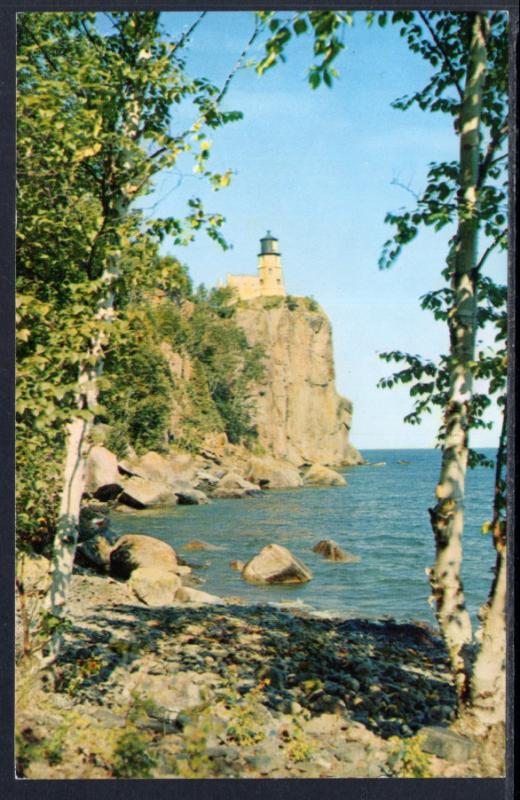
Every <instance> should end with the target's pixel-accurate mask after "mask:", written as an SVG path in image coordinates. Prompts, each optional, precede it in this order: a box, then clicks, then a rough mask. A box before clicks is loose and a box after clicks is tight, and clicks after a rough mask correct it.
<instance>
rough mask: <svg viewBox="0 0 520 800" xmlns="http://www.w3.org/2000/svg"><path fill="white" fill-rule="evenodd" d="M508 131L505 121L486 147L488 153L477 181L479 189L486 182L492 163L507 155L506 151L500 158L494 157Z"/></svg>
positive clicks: (480, 168)
mask: <svg viewBox="0 0 520 800" xmlns="http://www.w3.org/2000/svg"><path fill="white" fill-rule="evenodd" d="M508 133H509V125H508V124H507V122H504V124H503V125H502V127H501V128H500V129H499V130H498V131H497V132H496V133H495V135H494V136H493V137H492V138H491V141H490V142H489V144H488V146H487V148H486V155H485V156H484V160H483V161H482V163H481V165H480V167H479V175H478V182H477V186H478V188H479V189H480V187H481V186H482V184H483V183H484V180H485V178H486V175H487V173H488V170H489V168H490V167H491V165H492V164H495V163H496V162H497V161H500V159H502V158H506V157H507V153H505V154H504V155H503V156H500V157H499V158H495V159H494V158H493V156H494V155H495V152H496V150H497V148H498V147H500V145H501V144H502V142H503V141H504V139H505V138H506V136H507V135H508Z"/></svg>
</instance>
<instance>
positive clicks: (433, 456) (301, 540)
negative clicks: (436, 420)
mask: <svg viewBox="0 0 520 800" xmlns="http://www.w3.org/2000/svg"><path fill="white" fill-rule="evenodd" d="M490 454H491V451H490ZM365 455H366V457H367V458H368V459H369V460H370V461H375V462H377V461H382V460H384V461H386V466H385V467H370V466H366V467H352V468H349V469H346V470H345V471H344V474H345V476H346V478H347V481H348V486H346V487H341V486H340V487H330V488H313V489H293V490H290V491H276V492H270V493H266V494H265V495H263V496H261V497H251V498H247V499H245V500H219V501H215V502H214V503H212V504H211V505H208V506H178V507H176V508H173V509H168V510H165V509H162V510H160V511H150V510H148V511H141V512H136V513H131V514H114V515H113V527H114V529H115V530H116V531H117V532H132V533H148V534H150V535H152V536H157V537H158V538H160V539H163V540H164V541H167V542H168V543H169V544H171V545H172V546H173V547H174V548H175V549H176V550H178V551H179V553H180V554H182V555H184V556H185V557H187V558H189V560H190V561H195V562H199V563H202V562H204V563H209V565H208V567H207V568H206V569H204V570H200V571H198V574H199V575H200V576H203V577H204V579H205V585H204V587H203V588H204V590H205V591H208V592H211V593H214V594H218V595H221V596H235V597H241V598H243V599H244V600H246V601H247V602H260V603H264V602H295V601H300V602H301V603H304V604H305V605H308V606H311V607H313V608H315V609H318V610H320V611H333V612H338V613H340V614H341V615H343V616H358V615H363V616H382V615H384V614H388V615H391V616H395V617H396V618H397V619H406V618H414V619H422V620H425V621H427V622H433V621H434V618H433V614H432V611H431V609H430V608H429V606H428V603H427V597H428V595H429V585H428V581H427V578H426V576H425V574H424V569H425V567H427V566H429V565H431V564H432V561H433V555H434V548H433V540H432V533H431V529H430V525H429V518H428V513H427V508H428V506H429V505H431V504H432V494H433V490H434V487H435V482H436V478H437V474H438V467H439V453H438V451H435V450H394V451H388V450H387V451H366V452H365ZM400 459H406V460H407V461H409V462H410V463H409V464H406V465H403V464H399V463H398V461H399V460H400ZM492 487H493V472H492V470H486V469H483V468H478V469H476V470H473V471H472V472H471V473H470V474H469V477H468V497H467V504H466V507H467V510H466V532H465V537H464V547H465V553H466V556H465V560H464V569H463V576H462V577H463V580H464V587H465V592H466V600H467V603H468V607H469V609H470V612H471V614H472V615H473V617H475V614H476V611H477V610H478V607H479V606H480V605H481V604H482V603H483V602H484V601H485V599H486V596H487V593H488V590H489V581H490V570H491V567H492V565H493V563H494V553H493V548H492V544H491V541H490V539H489V537H485V536H482V534H481V533H480V526H481V525H482V523H483V522H484V521H485V520H486V519H487V518H488V517H489V515H490V506H491V502H492ZM328 538H330V539H334V540H335V541H336V542H337V543H338V544H339V545H340V547H342V548H343V549H344V550H346V551H348V552H349V553H353V554H355V555H358V556H360V561H358V562H353V563H347V564H341V563H331V562H327V561H325V560H324V559H323V558H322V557H321V556H319V555H317V554H316V553H313V552H312V547H313V545H315V544H316V543H317V542H318V541H319V540H320V539H328ZM192 539H202V540H204V541H207V542H210V543H211V544H214V545H218V546H219V547H221V548H222V549H221V550H218V551H204V552H196V551H195V552H192V551H184V550H183V545H185V544H187V543H188V542H189V541H191V540H192ZM270 542H276V543H278V544H282V545H284V546H285V547H288V548H289V549H290V550H291V552H293V553H294V555H296V556H298V558H300V559H301V560H302V561H303V562H304V563H305V564H306V565H307V566H308V567H309V568H310V569H311V570H312V572H313V575H314V577H313V580H312V581H310V582H309V583H307V584H305V585H303V586H284V587H281V586H269V587H258V586H250V585H249V584H246V583H245V582H244V581H242V579H241V577H240V574H239V573H238V572H236V571H235V570H232V569H231V567H230V566H229V562H230V561H232V560H234V559H239V560H240V561H247V560H248V559H249V558H252V556H253V555H255V554H256V553H258V551H259V550H260V549H261V548H262V547H264V546H265V545H266V544H269V543H270Z"/></svg>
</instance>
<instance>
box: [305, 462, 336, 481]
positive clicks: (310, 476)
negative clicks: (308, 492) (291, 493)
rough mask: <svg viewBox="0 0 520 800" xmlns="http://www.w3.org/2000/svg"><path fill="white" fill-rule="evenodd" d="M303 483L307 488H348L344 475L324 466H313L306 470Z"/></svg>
mask: <svg viewBox="0 0 520 800" xmlns="http://www.w3.org/2000/svg"><path fill="white" fill-rule="evenodd" d="M303 482H304V483H305V485H306V486H307V485H308V486H346V485H347V482H346V480H345V478H344V477H343V475H340V474H339V472H336V470H334V469H330V467H324V466H323V464H313V465H312V466H311V467H309V469H308V470H306V472H305V474H304V476H303Z"/></svg>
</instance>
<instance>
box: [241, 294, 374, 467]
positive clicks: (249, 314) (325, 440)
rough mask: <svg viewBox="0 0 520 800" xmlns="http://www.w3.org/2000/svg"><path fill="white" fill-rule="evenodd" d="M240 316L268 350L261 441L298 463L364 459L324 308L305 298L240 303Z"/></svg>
mask: <svg viewBox="0 0 520 800" xmlns="http://www.w3.org/2000/svg"><path fill="white" fill-rule="evenodd" d="M236 322H237V324H238V325H239V326H240V327H241V328H242V329H243V330H244V332H245V334H246V336H247V340H248V342H249V344H250V345H251V346H253V345H255V344H260V345H262V346H263V347H264V348H265V351H266V360H265V365H266V371H265V376H264V378H263V379H262V382H261V383H259V384H258V385H257V386H256V391H255V394H254V401H255V406H256V410H255V412H254V421H255V424H256V426H257V429H258V433H259V442H260V444H261V445H262V446H263V447H264V448H265V449H266V450H268V451H270V452H272V453H273V455H275V456H276V457H278V458H283V459H286V460H288V461H290V462H292V463H293V464H297V465H301V464H303V463H313V462H319V463H321V464H331V465H341V464H343V465H348V464H357V463H360V462H361V461H362V460H363V459H362V457H361V456H360V454H359V453H358V451H357V450H356V449H355V448H354V447H353V446H352V445H351V444H350V442H349V432H350V427H351V422H352V403H351V402H350V400H347V398H345V397H341V395H339V394H338V392H337V391H336V387H335V380H334V379H335V374H334V360H333V352H332V332H331V325H330V322H329V320H328V318H327V316H326V314H325V313H324V311H323V310H322V309H321V308H320V307H319V306H318V305H317V304H316V303H314V301H309V300H306V299H304V298H288V299H287V300H281V299H280V298H267V299H266V298H259V299H256V300H252V301H250V302H248V303H241V304H240V305H239V307H238V308H237V311H236Z"/></svg>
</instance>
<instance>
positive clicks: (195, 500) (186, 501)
mask: <svg viewBox="0 0 520 800" xmlns="http://www.w3.org/2000/svg"><path fill="white" fill-rule="evenodd" d="M175 494H176V495H177V502H178V504H179V505H180V506H200V505H205V504H206V503H209V498H208V496H207V494H205V493H204V492H201V491H200V489H191V488H190V489H183V490H182V491H180V492H175Z"/></svg>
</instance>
